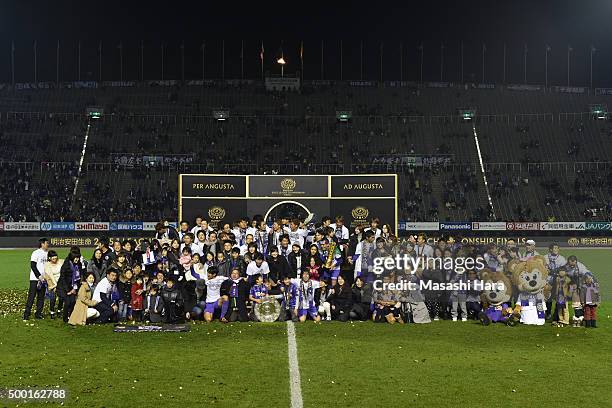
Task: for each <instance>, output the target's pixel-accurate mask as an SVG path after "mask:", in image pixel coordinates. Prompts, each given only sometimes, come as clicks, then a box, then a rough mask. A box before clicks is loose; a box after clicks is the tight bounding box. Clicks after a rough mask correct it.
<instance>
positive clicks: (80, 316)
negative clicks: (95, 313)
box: [68, 282, 97, 326]
mask: <svg viewBox="0 0 612 408" xmlns="http://www.w3.org/2000/svg"><path fill="white" fill-rule="evenodd" d="M92 295H93V291H92V290H91V288H90V287H89V284H88V283H87V282H83V283H82V284H81V287H80V288H79V292H78V294H77V301H76V303H75V305H74V310H73V311H72V314H71V315H70V319H69V320H68V324H71V325H73V326H83V325H85V323H86V322H87V309H88V308H90V307H94V306H95V305H96V304H97V302H96V301H94V300H92V299H91V297H92Z"/></svg>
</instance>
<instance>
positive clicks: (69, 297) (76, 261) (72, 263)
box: [57, 249, 85, 322]
mask: <svg viewBox="0 0 612 408" xmlns="http://www.w3.org/2000/svg"><path fill="white" fill-rule="evenodd" d="M83 276H85V269H84V268H83V264H82V263H81V252H77V251H76V249H72V250H71V251H70V253H68V257H67V258H66V260H65V261H64V264H63V265H62V268H61V270H60V279H59V281H58V282H57V288H58V290H59V292H60V295H61V296H62V297H63V298H64V313H63V318H64V322H68V318H69V317H70V314H71V313H72V310H73V309H74V304H75V303H76V295H77V291H78V290H79V286H80V285H81V279H82V277H83Z"/></svg>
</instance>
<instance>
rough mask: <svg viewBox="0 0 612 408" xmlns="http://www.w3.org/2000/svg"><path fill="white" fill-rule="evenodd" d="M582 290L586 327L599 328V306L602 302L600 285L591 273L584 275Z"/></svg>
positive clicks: (581, 297)
mask: <svg viewBox="0 0 612 408" xmlns="http://www.w3.org/2000/svg"><path fill="white" fill-rule="evenodd" d="M582 279H583V283H582V288H581V289H580V301H581V302H582V304H583V309H584V324H585V326H586V327H592V328H596V327H597V305H599V303H600V302H601V298H600V295H599V284H598V283H597V282H596V281H595V278H594V277H593V275H592V274H591V273H586V274H585V275H584V277H583V278H582Z"/></svg>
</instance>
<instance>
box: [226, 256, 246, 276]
mask: <svg viewBox="0 0 612 408" xmlns="http://www.w3.org/2000/svg"><path fill="white" fill-rule="evenodd" d="M228 263H229V268H230V272H231V271H232V270H233V269H238V270H239V271H240V276H241V277H242V276H246V267H247V265H246V262H244V258H243V257H242V256H238V258H236V259H235V260H234V258H232V257H231V255H230V257H229V258H228Z"/></svg>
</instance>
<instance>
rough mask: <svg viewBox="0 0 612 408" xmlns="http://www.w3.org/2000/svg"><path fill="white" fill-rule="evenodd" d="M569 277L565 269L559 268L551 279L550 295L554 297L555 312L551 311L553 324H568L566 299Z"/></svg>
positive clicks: (567, 296)
mask: <svg viewBox="0 0 612 408" xmlns="http://www.w3.org/2000/svg"><path fill="white" fill-rule="evenodd" d="M569 284H570V279H569V276H567V274H566V272H565V269H559V271H558V272H557V276H556V277H555V278H554V280H553V288H552V297H553V298H554V300H555V302H556V304H555V312H554V313H553V318H552V324H553V325H554V326H565V325H568V324H569V310H568V308H567V300H568V299H569Z"/></svg>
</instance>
